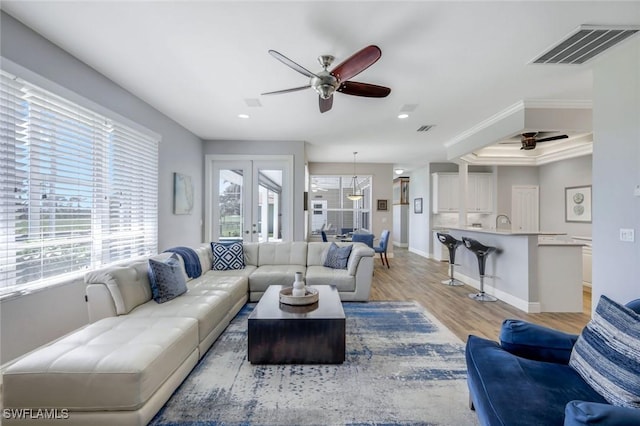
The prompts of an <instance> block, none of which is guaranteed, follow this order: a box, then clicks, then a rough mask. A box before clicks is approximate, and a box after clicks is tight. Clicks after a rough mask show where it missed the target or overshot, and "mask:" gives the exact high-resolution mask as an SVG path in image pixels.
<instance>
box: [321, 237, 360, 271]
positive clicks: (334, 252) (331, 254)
mask: <svg viewBox="0 0 640 426" xmlns="http://www.w3.org/2000/svg"><path fill="white" fill-rule="evenodd" d="M352 247H353V245H351V244H349V245H348V246H344V247H338V245H337V244H336V243H331V246H329V251H328V252H327V258H326V259H325V260H324V266H326V267H328V268H332V269H347V262H349V255H350V254H351V248H352Z"/></svg>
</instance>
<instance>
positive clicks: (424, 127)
mask: <svg viewBox="0 0 640 426" xmlns="http://www.w3.org/2000/svg"><path fill="white" fill-rule="evenodd" d="M433 126H435V124H425V125H422V126H420V127H418V130H416V131H417V132H428V131H429V130H431V128H432V127H433Z"/></svg>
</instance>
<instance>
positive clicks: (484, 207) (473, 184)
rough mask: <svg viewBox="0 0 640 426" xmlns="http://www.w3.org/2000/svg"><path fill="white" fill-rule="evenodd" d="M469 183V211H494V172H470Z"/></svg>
mask: <svg viewBox="0 0 640 426" xmlns="http://www.w3.org/2000/svg"><path fill="white" fill-rule="evenodd" d="M467 184H468V186H467V211H468V212H469V213H493V174H491V173H469V175H468V178H467Z"/></svg>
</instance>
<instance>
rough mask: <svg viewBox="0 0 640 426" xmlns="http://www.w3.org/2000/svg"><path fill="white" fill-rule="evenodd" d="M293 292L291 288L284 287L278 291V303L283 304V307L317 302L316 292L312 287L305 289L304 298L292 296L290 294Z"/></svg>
mask: <svg viewBox="0 0 640 426" xmlns="http://www.w3.org/2000/svg"><path fill="white" fill-rule="evenodd" d="M292 292H293V287H285V288H283V289H282V290H280V303H284V304H285V305H294V306H300V305H311V304H312V303H316V302H317V301H318V290H316V289H315V288H312V287H305V294H304V296H294V295H292V294H291V293H292Z"/></svg>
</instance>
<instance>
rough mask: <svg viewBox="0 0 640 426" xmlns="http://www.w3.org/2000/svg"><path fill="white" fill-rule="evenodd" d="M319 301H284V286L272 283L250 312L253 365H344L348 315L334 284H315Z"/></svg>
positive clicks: (249, 332)
mask: <svg viewBox="0 0 640 426" xmlns="http://www.w3.org/2000/svg"><path fill="white" fill-rule="evenodd" d="M312 287H313V288H315V289H317V290H318V296H319V300H318V302H316V303H314V304H312V305H307V306H291V305H284V304H281V303H280V290H281V289H282V288H284V286H279V285H272V286H270V287H269V288H268V289H267V291H266V292H265V293H264V295H263V296H262V298H260V302H258V304H257V305H256V307H255V308H254V309H253V312H251V315H249V320H248V322H249V325H248V334H249V336H248V337H249V345H248V346H249V347H248V352H249V362H251V363H252V364H341V363H343V362H344V358H345V318H344V310H343V309H342V302H341V301H340V295H339V294H338V290H336V288H335V287H334V286H328V285H318V286H312Z"/></svg>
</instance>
